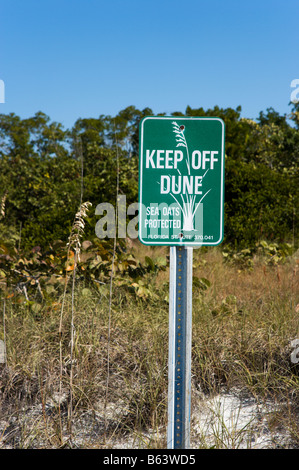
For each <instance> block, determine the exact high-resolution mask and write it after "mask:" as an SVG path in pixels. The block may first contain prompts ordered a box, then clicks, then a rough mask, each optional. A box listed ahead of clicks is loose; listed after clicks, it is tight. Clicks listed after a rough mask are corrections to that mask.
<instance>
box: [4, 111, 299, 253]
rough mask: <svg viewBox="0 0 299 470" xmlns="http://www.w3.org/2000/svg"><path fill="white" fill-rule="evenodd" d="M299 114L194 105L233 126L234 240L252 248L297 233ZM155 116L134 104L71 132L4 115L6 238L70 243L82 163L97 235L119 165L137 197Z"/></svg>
mask: <svg viewBox="0 0 299 470" xmlns="http://www.w3.org/2000/svg"><path fill="white" fill-rule="evenodd" d="M298 113H299V111H298V105H293V108H292V112H291V113H290V116H289V117H290V119H288V116H281V115H279V114H278V113H277V112H276V111H274V110H273V109H268V110H267V112H266V113H264V112H261V113H260V116H259V118H258V119H257V122H254V121H251V120H248V119H243V118H241V117H240V116H241V108H240V107H239V108H237V109H236V110H234V109H231V108H228V109H219V108H218V107H217V106H216V107H214V108H213V109H208V110H206V111H205V110H203V109H202V108H199V109H192V108H190V107H187V109H186V112H185V114H186V115H187V116H208V115H210V116H219V117H221V118H222V119H223V120H224V122H225V124H226V175H225V176H226V187H225V201H226V202H225V242H226V243H229V244H233V245H234V246H235V245H236V246H238V247H241V248H244V247H247V248H248V247H251V246H252V245H254V244H255V243H256V242H257V241H259V240H260V239H266V240H272V241H277V242H290V241H293V239H294V237H295V238H297V235H298V234H297V228H296V227H297V222H298V211H296V207H297V208H298V201H299V199H298V197H299V196H298V194H299V184H298V181H299V177H298V175H299V173H298V172H299V169H298V168H299V165H298V163H299V117H298ZM150 114H152V111H151V110H150V109H149V108H146V109H144V110H142V111H140V110H138V109H136V108H135V107H133V106H131V107H128V108H126V109H124V110H122V111H120V112H119V114H118V115H117V116H115V117H111V116H100V117H98V118H90V119H78V120H77V122H76V123H75V125H74V126H73V128H72V129H70V130H64V129H63V127H62V126H61V124H59V123H56V122H51V121H50V118H49V117H48V116H46V115H45V114H43V113H41V112H39V113H36V114H35V116H34V117H32V118H29V119H20V117H18V116H16V115H14V114H10V115H0V138H1V147H0V201H2V205H3V211H4V209H5V218H4V217H3V216H2V220H1V221H0V224H1V225H0V241H1V242H2V243H3V242H5V243H7V241H10V243H13V242H16V241H17V240H19V239H20V237H21V241H20V242H19V244H20V245H21V246H22V247H23V248H33V247H34V246H36V245H39V246H41V247H42V248H47V247H48V245H49V244H50V243H52V242H53V241H54V240H58V239H61V240H66V239H67V237H68V234H69V233H70V228H71V226H72V223H73V219H74V214H75V213H76V211H77V208H78V205H79V202H80V194H81V190H82V188H81V185H82V181H81V172H82V161H83V193H84V196H83V197H84V200H85V201H90V202H91V203H92V204H93V209H92V210H91V211H90V214H89V219H88V226H87V227H86V234H87V236H92V237H93V236H94V227H95V224H96V221H97V217H95V215H94V212H95V208H96V206H97V204H99V203H101V202H111V203H113V204H115V193H116V177H117V171H118V170H117V168H119V188H120V192H121V194H125V195H126V200H127V204H130V203H132V202H137V200H138V124H139V121H140V119H141V118H142V117H143V116H145V115H150ZM173 114H174V115H182V113H178V112H177V113H173ZM116 154H117V156H118V167H117V159H116ZM4 203H5V208H4ZM3 215H4V213H3Z"/></svg>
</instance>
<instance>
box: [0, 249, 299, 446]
mask: <svg viewBox="0 0 299 470" xmlns="http://www.w3.org/2000/svg"><path fill="white" fill-rule="evenodd" d="M132 249H133V250H135V254H136V256H138V259H140V260H142V259H144V257H145V256H150V257H151V258H153V259H155V257H158V256H166V255H167V251H168V250H167V249H166V248H158V249H154V248H151V247H144V246H141V245H140V244H139V243H137V242H136V243H135V246H134V247H133V248H132ZM298 267H299V266H298V264H296V259H295V258H293V259H291V260H289V261H288V262H286V263H285V264H283V265H281V266H278V267H277V266H274V267H270V266H266V265H265V264H264V263H263V262H262V260H255V263H254V268H253V269H252V270H246V269H240V268H238V267H237V266H234V265H230V264H227V263H224V261H223V257H222V255H221V251H220V250H219V249H209V250H194V275H195V276H198V277H205V278H207V279H208V280H209V281H210V282H211V287H210V288H208V289H207V290H206V291H201V290H199V289H198V288H194V291H193V348H192V381H193V389H194V392H196V393H197V392H198V391H200V393H203V394H207V395H211V394H213V393H217V392H218V391H219V390H220V389H221V388H222V387H226V388H227V389H230V388H231V387H238V388H239V389H240V390H242V391H244V390H245V389H246V390H247V391H248V393H250V394H252V395H253V396H255V397H260V398H261V399H265V400H266V399H267V398H269V397H272V399H273V400H276V401H281V400H282V399H283V400H284V402H286V405H285V408H284V412H283V413H279V412H277V413H276V414H275V416H274V415H273V416H272V426H274V427H275V426H281V425H282V423H283V425H284V426H287V427H288V429H290V430H291V432H292V436H293V438H294V440H295V442H297V444H298V443H299V427H298V409H299V401H298V400H299V398H298V396H299V386H298V385H299V382H298V367H297V365H296V364H292V363H291V361H290V353H291V351H290V346H289V345H290V342H291V340H292V339H294V338H298V337H299V315H298V312H297V313H296V309H295V307H296V305H297V304H298V303H299V285H298ZM167 283H168V272H167V270H166V271H165V272H163V271H162V272H160V273H159V274H158V276H155V277H154V278H153V281H152V283H151V286H149V287H150V288H151V289H153V290H154V292H155V294H157V297H153V298H148V299H140V298H138V297H136V296H135V295H134V294H133V293H132V292H128V290H126V289H125V288H124V287H117V286H114V288H113V299H112V304H111V312H110V314H111V315H110V333H109V332H108V323H109V295H107V297H106V296H105V294H104V295H99V293H98V292H96V291H94V290H92V289H89V290H88V289H85V290H84V289H83V288H84V287H86V286H84V285H83V284H82V283H81V284H80V283H77V284H76V290H75V292H73V293H72V292H69V293H67V294H66V295H65V304H64V320H63V326H62V327H61V334H60V317H59V311H58V310H55V308H53V309H50V310H49V309H47V310H45V311H41V312H39V313H38V314H33V313H32V311H30V309H29V308H28V306H26V305H24V304H18V303H17V302H16V301H13V300H12V299H9V300H7V301H6V318H5V327H6V343H7V344H6V349H7V364H6V366H0V367H2V369H1V370H0V404H1V410H2V411H1V414H2V418H1V420H0V443H1V444H0V446H1V445H2V446H3V447H50V448H53V447H61V446H71V447H75V446H79V447H113V446H115V445H116V444H115V442H118V443H119V442H120V440H121V439H124V440H125V441H126V442H131V444H132V445H135V446H148V447H155V448H157V447H163V446H164V445H165V426H166V420H167V416H166V410H167V355H168V305H167V302H166V301H165V300H164V298H165V296H166V294H167ZM57 300H58V302H59V301H61V300H62V299H61V297H60V298H58V299H57ZM72 309H75V312H76V323H75V331H74V332H73V337H72V339H71V337H70V331H71V328H70V326H71V322H72V314H73V310H72ZM108 333H109V334H110V353H109V356H110V357H109V361H110V369H109V374H110V378H109V390H108V392H109V393H108V397H109V402H108V403H107V406H104V401H105V395H106V379H107V375H106V374H107V340H108ZM71 340H72V341H73V345H72V346H73V349H72V358H71V356H70V341H71ZM60 347H61V356H60V353H59V348H60ZM61 357H62V358H63V361H62V386H61V390H60V386H59V384H60V379H61ZM71 370H72V411H73V412H72V419H73V427H72V433H71V435H70V433H69V427H68V413H67V409H68V406H69V403H70V389H69V384H70V372H71ZM59 409H60V412H61V416H62V419H61V420H59ZM285 410H288V412H286V411H285ZM105 422H106V424H107V426H108V427H107V429H106V431H107V432H106V433H105V432H104V423H105ZM149 429H151V430H153V431H157V433H156V434H154V437H152V436H149V435H146V434H144V431H145V430H149ZM130 439H131V440H130Z"/></svg>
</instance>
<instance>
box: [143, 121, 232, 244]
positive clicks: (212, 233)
mask: <svg viewBox="0 0 299 470" xmlns="http://www.w3.org/2000/svg"><path fill="white" fill-rule="evenodd" d="M139 130H140V137H139V239H140V241H141V242H142V243H144V244H145V245H189V246H194V245H218V244H219V243H221V241H222V239H223V218H224V123H223V121H222V120H221V119H219V118H212V117H211V118H207V117H177V116H170V117H169V116H167V117H165V116H149V117H145V118H144V119H142V121H141V122H140V129H139Z"/></svg>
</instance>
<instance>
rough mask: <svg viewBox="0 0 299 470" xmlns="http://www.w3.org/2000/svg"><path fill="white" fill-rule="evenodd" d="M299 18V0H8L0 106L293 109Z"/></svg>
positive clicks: (2, 22) (0, 53)
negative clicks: (3, 86)
mask: <svg viewBox="0 0 299 470" xmlns="http://www.w3.org/2000/svg"><path fill="white" fill-rule="evenodd" d="M298 18H299V2H298V0H259V1H257V0H251V1H243V0H205V1H204V0H184V1H178V0H172V1H170V0H150V1H148V0H138V1H137V0H106V1H103V0H85V1H82V0H59V1H58V0H26V1H25V0H13V1H12V0H0V44H1V48H0V79H1V80H3V81H4V83H5V103H0V113H5V114H7V113H11V112H14V113H15V114H17V115H19V116H21V117H22V118H26V117H30V116H33V115H34V114H35V113H36V112H37V111H43V112H44V113H46V114H47V115H48V116H49V117H50V118H51V120H53V121H58V122H61V123H62V124H63V125H64V126H65V127H71V126H72V125H73V124H74V122H75V121H76V119H78V118H79V117H81V118H84V117H98V116H99V115H101V114H104V115H112V116H114V115H116V114H117V113H118V112H119V111H120V110H121V109H124V108H125V107H127V106H129V105H134V106H136V108H138V109H143V108H145V107H150V108H151V109H152V110H153V112H154V113H159V112H165V113H167V114H171V113H172V112H173V111H182V112H184V111H185V109H186V107H187V106H188V105H189V106H191V107H192V108H198V107H203V108H204V109H208V108H213V107H214V106H215V105H218V106H220V107H224V108H226V107H232V108H236V107H237V106H238V105H241V106H242V115H243V116H244V117H248V118H252V119H256V118H257V117H258V114H259V112H260V111H265V110H266V109H267V108H268V107H271V106H272V107H273V108H274V109H276V110H277V111H278V112H280V113H281V114H284V113H288V112H289V111H290V106H289V102H290V95H291V91H292V89H291V86H290V85H291V81H292V80H294V79H296V78H299V27H298Z"/></svg>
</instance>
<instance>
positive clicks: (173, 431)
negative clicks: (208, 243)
mask: <svg viewBox="0 0 299 470" xmlns="http://www.w3.org/2000/svg"><path fill="white" fill-rule="evenodd" d="M192 258H193V248H192V247H184V246H175V247H171V248H170V279H169V289H170V290H169V294H170V295H169V356H168V430H167V448H168V449H187V448H188V447H189V444H190V416H191V340H192Z"/></svg>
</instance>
